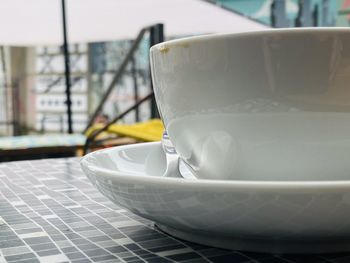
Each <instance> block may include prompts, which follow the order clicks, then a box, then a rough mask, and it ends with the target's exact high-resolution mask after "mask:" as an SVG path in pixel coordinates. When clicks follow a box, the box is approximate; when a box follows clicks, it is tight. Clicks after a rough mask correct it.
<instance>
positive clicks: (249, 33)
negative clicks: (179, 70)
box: [150, 27, 350, 53]
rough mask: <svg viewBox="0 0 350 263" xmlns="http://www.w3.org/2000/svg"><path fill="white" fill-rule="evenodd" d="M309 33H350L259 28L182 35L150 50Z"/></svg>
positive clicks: (349, 30)
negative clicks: (245, 38) (188, 35)
mask: <svg viewBox="0 0 350 263" xmlns="http://www.w3.org/2000/svg"><path fill="white" fill-rule="evenodd" d="M300 33H302V34H305V33H307V34H310V33H318V34H319V33H350V28H349V27H298V28H295V27H294V28H268V29H260V30H252V31H245V32H237V33H213V34H204V35H198V36H190V37H184V38H179V39H174V40H169V41H164V42H161V43H159V44H156V45H153V46H152V47H151V48H150V52H151V53H154V52H162V51H163V50H165V49H168V48H170V47H171V46H183V47H185V46H188V45H189V44H190V43H193V42H202V41H210V40H216V39H232V38H240V37H249V36H259V35H260V36H261V35H266V36H272V35H281V34H300Z"/></svg>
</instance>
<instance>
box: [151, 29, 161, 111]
mask: <svg viewBox="0 0 350 263" xmlns="http://www.w3.org/2000/svg"><path fill="white" fill-rule="evenodd" d="M163 41H164V26H163V24H156V25H154V26H152V27H151V29H150V47H152V46H153V45H155V44H158V43H161V42H163ZM150 82H151V89H152V90H153V83H152V77H151V75H150ZM151 117H152V118H159V112H158V108H157V104H156V100H155V98H154V97H153V98H152V100H151Z"/></svg>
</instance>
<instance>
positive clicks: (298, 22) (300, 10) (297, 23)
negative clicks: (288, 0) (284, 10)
mask: <svg viewBox="0 0 350 263" xmlns="http://www.w3.org/2000/svg"><path fill="white" fill-rule="evenodd" d="M302 15H303V0H299V2H298V15H297V17H296V18H295V27H301V26H302Z"/></svg>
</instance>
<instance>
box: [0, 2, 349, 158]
mask: <svg viewBox="0 0 350 263" xmlns="http://www.w3.org/2000/svg"><path fill="white" fill-rule="evenodd" d="M0 12H1V15H0V45H1V46H0V161H9V160H22V159H36V158H43V157H60V156H62V157H64V156H72V155H82V154H83V153H84V152H87V151H88V150H91V149H98V148H103V147H109V146H113V145H121V144H127V143H135V142H141V141H154V140H159V139H160V138H161V134H162V132H163V127H162V124H161V121H160V120H159V115H158V112H157V109H156V106H155V102H154V99H153V96H152V83H151V79H150V69H149V48H150V46H152V45H153V44H156V43H159V42H162V41H164V40H169V39H175V38H180V37H185V36H193V35H199V34H210V33H227V32H242V31H250V30H264V29H267V28H270V27H275V28H283V27H314V26H315V27H321V26H322V27H329V26H337V27H347V26H349V23H350V0H216V1H215V0H167V1H162V0H139V1H137V0H129V1H127V0H100V1H97V0H95V1H94V0H85V1H82V0H66V1H64V0H11V1H10V0H0ZM143 99H144V101H143V102H142V103H141V104H140V105H137V102H139V101H140V100H143ZM135 104H136V105H135ZM109 122H111V125H109V126H108V127H105V125H107V124H108V123H109ZM103 127H105V131H104V132H99V131H100V130H101V129H102V128H103ZM97 132H99V134H97ZM91 136H92V137H94V138H92V137H91ZM88 137H91V138H90V140H88V143H87V138H88ZM84 145H85V149H84Z"/></svg>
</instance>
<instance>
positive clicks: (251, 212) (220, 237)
mask: <svg viewBox="0 0 350 263" xmlns="http://www.w3.org/2000/svg"><path fill="white" fill-rule="evenodd" d="M81 166H82V168H83V170H84V172H85V173H86V175H87V176H88V178H89V179H90V180H91V182H92V183H93V184H94V185H95V186H96V187H97V188H98V189H99V190H100V191H101V193H103V194H104V195H105V196H107V197H108V198H109V199H111V200H112V201H113V202H115V203H116V204H118V205H120V206H122V207H124V208H126V209H128V210H130V211H131V212H133V213H135V214H137V215H139V216H142V217H144V218H148V219H150V220H153V221H154V222H156V224H157V226H158V227H159V228H160V229H161V230H163V231H165V232H167V233H169V234H171V235H174V236H176V237H179V238H181V239H185V240H189V241H192V242H197V243H201V244H205V245H209V246H215V247H221V248H228V249H237V250H250V251H259V252H273V253H282V252H283V253H325V252H336V251H346V250H350V223H349V219H350V181H294V182H293V181H280V182H278V181H218V180H186V179H183V178H168V177H162V175H163V173H164V171H165V170H166V167H165V166H166V158H165V155H164V152H163V150H162V147H161V144H160V143H143V144H137V145H128V146H121V147H115V148H109V149H106V150H101V151H96V152H93V153H90V154H88V155H87V156H85V157H84V158H83V159H82V161H81Z"/></svg>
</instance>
